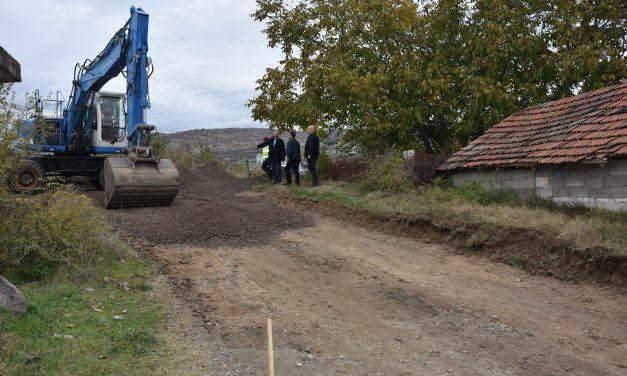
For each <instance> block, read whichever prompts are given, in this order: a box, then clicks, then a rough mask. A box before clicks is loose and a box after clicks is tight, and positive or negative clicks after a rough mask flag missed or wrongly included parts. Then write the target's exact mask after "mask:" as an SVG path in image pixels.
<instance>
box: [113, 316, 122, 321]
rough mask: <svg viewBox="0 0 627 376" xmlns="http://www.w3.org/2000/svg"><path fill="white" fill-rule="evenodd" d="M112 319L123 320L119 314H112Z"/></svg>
mask: <svg viewBox="0 0 627 376" xmlns="http://www.w3.org/2000/svg"><path fill="white" fill-rule="evenodd" d="M113 319H114V320H118V321H120V320H124V316H119V315H116V316H113Z"/></svg>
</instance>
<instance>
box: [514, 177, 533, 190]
mask: <svg viewBox="0 0 627 376" xmlns="http://www.w3.org/2000/svg"><path fill="white" fill-rule="evenodd" d="M516 184H517V185H518V188H521V189H534V188H535V187H536V182H535V179H534V178H533V177H531V178H526V179H519V180H518V181H517V183H516Z"/></svg>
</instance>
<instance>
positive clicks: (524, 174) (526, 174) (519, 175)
mask: <svg viewBox="0 0 627 376" xmlns="http://www.w3.org/2000/svg"><path fill="white" fill-rule="evenodd" d="M503 175H504V177H505V178H506V179H514V180H526V179H532V178H533V170H531V169H522V170H507V171H505V173H504V174H503Z"/></svg>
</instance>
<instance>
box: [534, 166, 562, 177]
mask: <svg viewBox="0 0 627 376" xmlns="http://www.w3.org/2000/svg"><path fill="white" fill-rule="evenodd" d="M557 171H558V166H538V167H537V168H536V171H535V172H534V175H535V176H536V177H545V178H552V177H555V173H556V172H557Z"/></svg>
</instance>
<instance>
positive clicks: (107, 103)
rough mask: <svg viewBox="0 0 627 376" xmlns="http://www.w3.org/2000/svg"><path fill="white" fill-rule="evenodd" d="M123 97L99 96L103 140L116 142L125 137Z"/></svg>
mask: <svg viewBox="0 0 627 376" xmlns="http://www.w3.org/2000/svg"><path fill="white" fill-rule="evenodd" d="M122 104H123V99H122V98H118V97H100V126H101V127H102V129H101V132H102V133H101V137H102V140H103V141H108V142H111V143H114V142H117V141H119V140H121V139H123V138H124V137H125V132H124V130H125V129H126V124H125V116H124V110H123V107H122Z"/></svg>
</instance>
